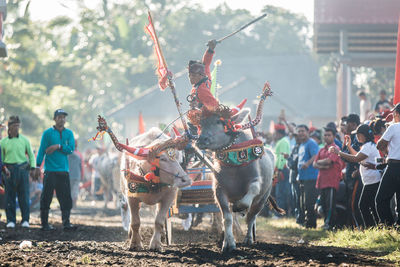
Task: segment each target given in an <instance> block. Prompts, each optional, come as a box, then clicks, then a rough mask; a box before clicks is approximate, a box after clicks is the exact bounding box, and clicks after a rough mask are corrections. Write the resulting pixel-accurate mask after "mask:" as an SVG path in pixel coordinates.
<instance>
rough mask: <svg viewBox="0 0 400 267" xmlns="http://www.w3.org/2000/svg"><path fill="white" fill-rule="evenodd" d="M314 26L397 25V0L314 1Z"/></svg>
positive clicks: (398, 2)
mask: <svg viewBox="0 0 400 267" xmlns="http://www.w3.org/2000/svg"><path fill="white" fill-rule="evenodd" d="M314 5H315V6H314V21H315V23H316V24H397V22H398V20H399V14H400V1H399V0H315V1H314Z"/></svg>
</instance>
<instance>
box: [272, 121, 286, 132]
mask: <svg viewBox="0 0 400 267" xmlns="http://www.w3.org/2000/svg"><path fill="white" fill-rule="evenodd" d="M274 129H275V130H276V131H279V130H281V131H284V130H285V129H286V128H285V125H283V124H280V123H277V124H275V125H274Z"/></svg>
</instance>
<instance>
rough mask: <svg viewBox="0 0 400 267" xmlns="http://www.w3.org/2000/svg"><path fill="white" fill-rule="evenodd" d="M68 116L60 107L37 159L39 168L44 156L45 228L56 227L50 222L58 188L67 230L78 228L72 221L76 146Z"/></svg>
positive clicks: (42, 212)
mask: <svg viewBox="0 0 400 267" xmlns="http://www.w3.org/2000/svg"><path fill="white" fill-rule="evenodd" d="M67 115H68V114H67V113H66V112H65V111H64V110H63V109H57V110H56V111H55V112H54V121H55V123H56V124H55V125H54V126H53V127H51V128H49V129H47V130H46V131H44V133H43V135H42V140H41V141H40V147H39V152H38V155H37V159H36V162H37V166H38V167H39V166H40V165H41V164H42V161H43V158H44V178H43V191H42V195H41V197H40V218H41V222H42V230H45V231H48V230H52V229H53V228H52V227H51V226H50V225H49V222H48V218H49V209H50V204H51V201H52V199H53V192H54V190H55V191H56V195H57V199H58V202H59V203H60V208H61V216H62V223H63V226H64V230H75V229H76V227H75V226H73V225H71V223H70V220H69V218H70V214H71V208H72V198H71V187H70V182H69V166H68V155H69V154H71V153H72V152H73V151H74V149H75V139H74V134H73V133H72V131H71V130H69V129H67V128H65V127H64V125H65V121H66V116H67Z"/></svg>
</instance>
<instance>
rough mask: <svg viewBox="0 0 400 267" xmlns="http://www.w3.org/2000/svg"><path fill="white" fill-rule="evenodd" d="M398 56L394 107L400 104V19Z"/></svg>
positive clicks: (398, 26)
mask: <svg viewBox="0 0 400 267" xmlns="http://www.w3.org/2000/svg"><path fill="white" fill-rule="evenodd" d="M397 28H398V33H397V55H396V74H395V76H394V98H393V105H396V104H397V103H400V17H399V24H398V25H397Z"/></svg>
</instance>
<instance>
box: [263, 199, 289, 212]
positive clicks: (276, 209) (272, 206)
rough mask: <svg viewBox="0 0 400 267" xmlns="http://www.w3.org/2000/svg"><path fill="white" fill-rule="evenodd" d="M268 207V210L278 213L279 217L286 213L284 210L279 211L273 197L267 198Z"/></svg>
mask: <svg viewBox="0 0 400 267" xmlns="http://www.w3.org/2000/svg"><path fill="white" fill-rule="evenodd" d="M267 201H268V206H269V208H270V209H271V210H272V209H273V210H275V211H276V212H278V213H279V214H280V215H285V214H286V211H285V210H284V209H281V208H280V207H279V206H278V204H277V203H276V200H275V198H274V197H272V196H269V197H268V199H267Z"/></svg>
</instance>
